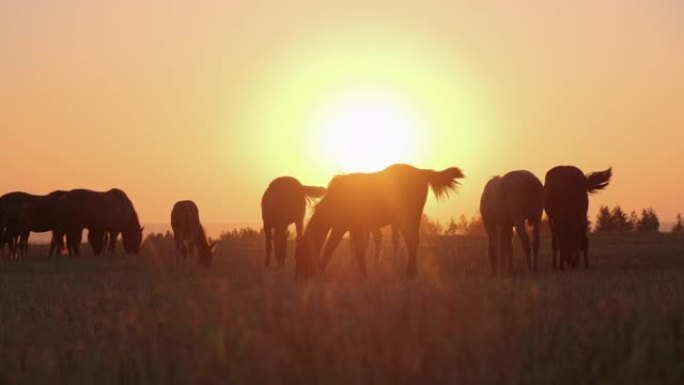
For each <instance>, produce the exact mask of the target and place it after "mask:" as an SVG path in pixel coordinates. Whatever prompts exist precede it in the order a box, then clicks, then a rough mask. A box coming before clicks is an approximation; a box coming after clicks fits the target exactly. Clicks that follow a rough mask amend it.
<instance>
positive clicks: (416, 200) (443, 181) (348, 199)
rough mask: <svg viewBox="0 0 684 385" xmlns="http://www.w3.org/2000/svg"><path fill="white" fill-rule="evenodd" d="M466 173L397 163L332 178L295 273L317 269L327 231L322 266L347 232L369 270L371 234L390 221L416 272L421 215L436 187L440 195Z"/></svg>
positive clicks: (302, 245)
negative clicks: (398, 234)
mask: <svg viewBox="0 0 684 385" xmlns="http://www.w3.org/2000/svg"><path fill="white" fill-rule="evenodd" d="M459 178H463V173H462V172H461V170H460V169H458V168H456V167H452V168H447V169H445V170H443V171H434V170H427V169H418V168H415V167H413V166H409V165H405V164H395V165H392V166H389V167H387V168H386V169H384V170H383V171H379V172H375V173H358V174H350V175H343V176H341V177H339V178H335V179H333V181H331V182H330V185H329V186H328V191H327V193H326V194H325V195H324V196H323V198H322V199H321V201H320V202H319V203H318V204H317V205H316V208H315V210H314V214H313V216H312V217H311V219H310V220H309V223H308V224H307V227H306V229H305V230H304V234H303V236H302V240H301V241H300V242H299V243H298V244H297V251H296V253H295V255H296V262H297V269H296V274H295V278H298V277H300V276H303V277H310V276H314V275H316V274H317V273H318V272H319V270H320V267H319V264H320V263H321V261H320V260H319V255H320V252H321V249H322V247H323V243H324V242H325V239H326V237H327V236H328V233H330V239H328V241H327V244H326V246H325V247H326V250H325V251H324V256H323V265H325V264H326V263H327V260H329V258H330V255H332V251H334V249H335V248H336V247H337V245H338V244H339V242H340V240H341V239H342V235H344V233H346V232H347V231H349V233H350V237H351V241H352V247H353V249H354V252H355V254H356V258H357V260H358V262H359V267H360V268H361V273H362V274H364V275H365V252H366V248H367V245H368V234H369V233H370V232H372V231H373V230H374V229H377V228H380V227H384V226H387V225H394V226H396V227H397V228H398V229H399V231H400V232H401V234H402V236H403V238H404V241H405V243H406V248H407V250H408V264H407V267H406V275H407V276H408V277H413V276H415V275H416V272H417V266H416V253H417V251H418V241H419V239H418V238H419V227H420V219H421V217H422V215H423V208H424V206H425V201H426V199H427V194H428V190H429V189H430V188H432V191H433V192H434V193H435V196H436V197H437V198H440V197H442V196H443V195H447V194H448V192H449V191H451V190H455V189H456V187H457V186H458V179H459Z"/></svg>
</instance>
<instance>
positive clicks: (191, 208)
mask: <svg viewBox="0 0 684 385" xmlns="http://www.w3.org/2000/svg"><path fill="white" fill-rule="evenodd" d="M200 226H201V225H200V221H199V209H198V208H197V205H196V204H195V202H193V201H190V200H184V201H179V202H176V203H175V204H174V205H173V209H172V210H171V228H172V229H173V235H174V237H175V238H176V240H179V241H181V240H182V241H187V240H193V241H194V240H195V238H196V237H197V234H198V233H199V231H200Z"/></svg>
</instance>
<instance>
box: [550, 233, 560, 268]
mask: <svg viewBox="0 0 684 385" xmlns="http://www.w3.org/2000/svg"><path fill="white" fill-rule="evenodd" d="M558 262H559V261H558V234H557V232H556V229H554V228H551V267H553V268H554V269H557V268H558V267H559V263H558Z"/></svg>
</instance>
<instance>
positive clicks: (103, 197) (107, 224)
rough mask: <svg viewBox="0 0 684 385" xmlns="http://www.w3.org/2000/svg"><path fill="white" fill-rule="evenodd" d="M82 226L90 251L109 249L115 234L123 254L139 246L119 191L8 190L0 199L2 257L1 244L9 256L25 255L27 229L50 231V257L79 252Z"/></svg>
mask: <svg viewBox="0 0 684 385" xmlns="http://www.w3.org/2000/svg"><path fill="white" fill-rule="evenodd" d="M83 229H88V243H90V245H91V246H92V248H93V253H94V254H100V253H101V252H102V251H103V250H104V249H105V248H108V249H109V251H110V252H111V253H114V252H115V246H116V239H117V238H118V236H119V234H121V239H122V244H123V247H124V249H125V251H126V253H137V252H138V251H139V250H140V245H141V243H142V230H143V228H142V227H141V226H140V221H139V220H138V214H137V213H136V212H135V209H134V207H133V203H132V202H131V200H130V199H129V198H128V196H127V195H126V193H124V192H123V191H121V190H119V189H111V190H109V191H104V192H98V191H92V190H86V189H75V190H70V191H61V190H59V191H53V192H51V193H49V194H47V195H32V194H28V193H25V192H11V193H8V194H5V195H3V196H1V197H0V249H1V250H0V255H1V256H2V258H5V247H6V246H9V257H10V258H16V257H17V256H26V253H27V250H28V238H29V235H30V233H31V232H37V233H42V232H52V240H51V242H50V251H49V254H50V255H52V254H53V253H55V252H56V253H57V254H61V253H62V250H64V249H67V250H68V253H69V254H70V255H79V254H80V251H79V247H80V244H81V240H82V239H81V234H82V233H83ZM65 239H66V242H65Z"/></svg>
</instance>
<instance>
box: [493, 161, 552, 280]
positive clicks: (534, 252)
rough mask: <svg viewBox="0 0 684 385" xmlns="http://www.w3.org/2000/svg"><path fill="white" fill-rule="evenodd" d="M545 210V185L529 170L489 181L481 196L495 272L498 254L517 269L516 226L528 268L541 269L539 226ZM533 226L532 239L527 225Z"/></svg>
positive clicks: (509, 266)
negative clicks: (513, 242)
mask: <svg viewBox="0 0 684 385" xmlns="http://www.w3.org/2000/svg"><path fill="white" fill-rule="evenodd" d="M543 212H544V186H543V185H542V183H541V181H540V180H539V178H537V177H536V176H534V174H532V173H531V172H529V171H525V170H518V171H511V172H509V173H507V174H506V175H504V176H503V177H499V176H496V177H494V178H492V179H490V180H489V182H487V184H486V185H485V188H484V191H483V192H482V198H481V199H480V213H481V214H482V221H483V222H484V225H485V229H486V230H487V237H488V238H489V260H490V263H491V268H492V274H496V271H497V267H498V264H499V263H498V258H497V255H501V262H502V263H503V264H504V265H505V263H506V260H508V268H509V270H511V271H512V270H513V245H512V242H511V241H512V237H513V228H514V227H515V232H516V234H518V238H520V244H521V245H522V247H523V250H524V251H525V256H526V257H527V270H528V271H530V270H531V271H535V272H536V271H537V256H538V255H539V225H540V224H541V217H542V214H543ZM526 223H527V224H528V225H530V226H532V241H531V242H530V238H529V237H528V235H527V229H526V228H525V224H526Z"/></svg>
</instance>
